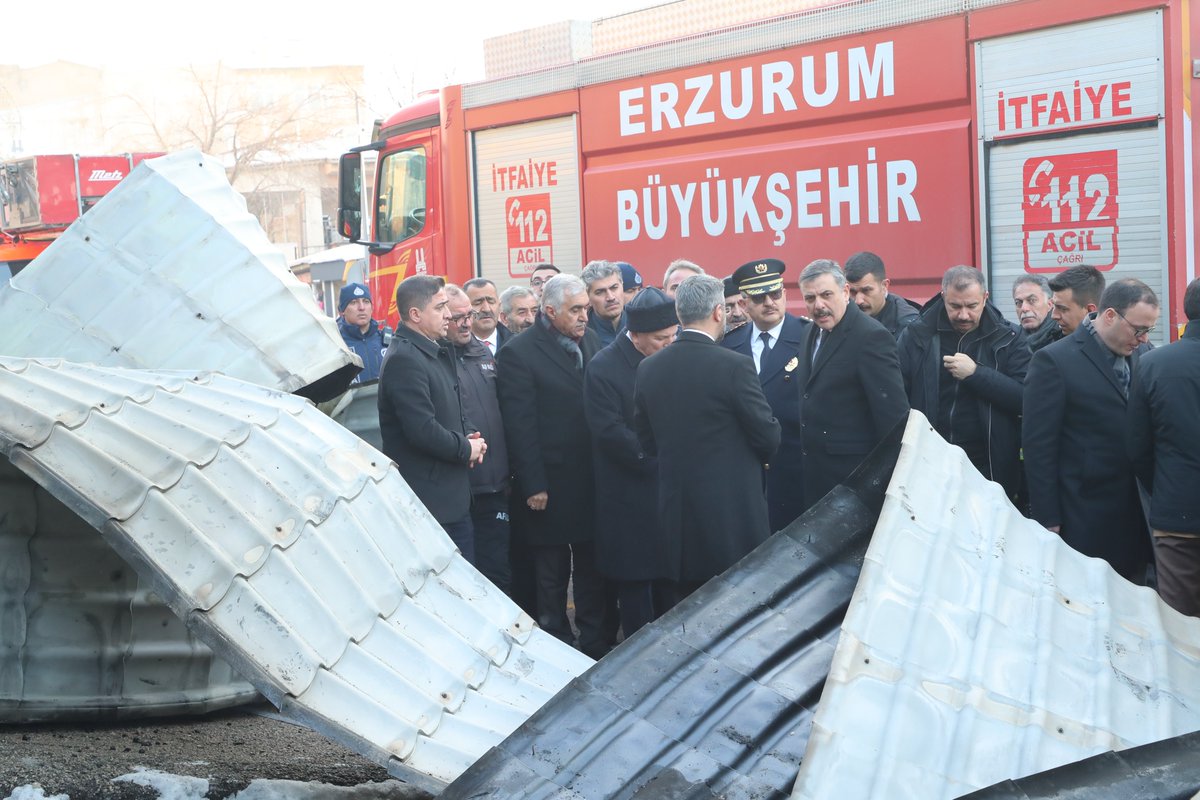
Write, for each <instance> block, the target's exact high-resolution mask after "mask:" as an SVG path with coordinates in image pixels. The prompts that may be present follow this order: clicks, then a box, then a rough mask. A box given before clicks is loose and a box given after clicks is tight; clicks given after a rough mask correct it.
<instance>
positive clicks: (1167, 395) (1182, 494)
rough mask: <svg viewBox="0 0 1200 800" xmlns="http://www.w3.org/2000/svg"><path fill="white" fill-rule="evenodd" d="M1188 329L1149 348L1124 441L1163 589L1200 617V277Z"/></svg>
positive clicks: (1189, 299) (1186, 304)
mask: <svg viewBox="0 0 1200 800" xmlns="http://www.w3.org/2000/svg"><path fill="white" fill-rule="evenodd" d="M1183 313H1184V314H1185V315H1186V316H1187V319H1188V325H1187V330H1185V331H1184V333H1183V336H1182V337H1180V339H1179V341H1177V342H1173V343H1172V344H1169V345H1167V346H1166V347H1160V348H1158V349H1157V350H1152V351H1151V352H1149V353H1146V355H1144V356H1143V357H1142V359H1141V362H1140V363H1139V365H1138V372H1137V376H1136V379H1135V380H1134V381H1133V384H1132V386H1131V387H1130V390H1129V409H1128V420H1129V424H1128V427H1127V428H1126V442H1127V444H1128V448H1129V455H1130V458H1131V459H1132V460H1133V468H1134V471H1135V472H1136V473H1137V475H1138V478H1139V479H1140V480H1141V481H1142V485H1143V486H1144V487H1145V488H1146V491H1148V492H1150V526H1151V529H1152V532H1153V534H1154V560H1155V563H1156V564H1157V567H1158V570H1157V576H1158V593H1159V595H1160V596H1162V599H1163V600H1164V601H1166V603H1167V604H1168V605H1169V606H1171V608H1174V609H1175V610H1176V611H1179V612H1182V613H1184V614H1188V615H1191V616H1193V617H1196V616H1200V278H1196V279H1195V280H1193V281H1192V282H1191V283H1189V284H1188V287H1187V290H1186V291H1185V292H1184V294H1183Z"/></svg>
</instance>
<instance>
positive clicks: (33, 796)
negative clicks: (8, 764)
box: [4, 783, 70, 800]
mask: <svg viewBox="0 0 1200 800" xmlns="http://www.w3.org/2000/svg"><path fill="white" fill-rule="evenodd" d="M4 800H70V798H69V797H67V796H66V795H65V794H50V795H48V794H46V793H45V792H44V791H43V790H42V787H41V786H40V785H38V784H36V783H35V784H31V785H28V786H18V787H17V788H15V789H13V790H12V794H10V795H9V796H8V797H6V798H4Z"/></svg>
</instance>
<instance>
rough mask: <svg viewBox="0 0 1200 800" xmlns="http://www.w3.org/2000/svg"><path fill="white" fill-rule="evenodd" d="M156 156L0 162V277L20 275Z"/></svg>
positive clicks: (32, 158) (36, 158)
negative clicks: (141, 164)
mask: <svg viewBox="0 0 1200 800" xmlns="http://www.w3.org/2000/svg"><path fill="white" fill-rule="evenodd" d="M159 155H162V153H125V154H123V155H117V156H79V155H48V156H29V157H27V158H20V159H14V160H12V161H3V162H0V279H7V278H8V277H9V275H15V274H16V273H17V272H20V270H21V268H22V267H24V266H25V265H26V264H28V263H29V262H30V261H32V260H33V259H34V258H36V257H37V255H38V254H39V253H41V252H42V251H43V250H45V249H46V248H47V247H49V246H50V243H51V242H53V241H54V240H55V239H56V238H58V235H59V234H60V233H62V232H63V231H65V230H66V229H67V228H68V227H69V226H70V224H71V223H72V222H74V221H75V220H77V219H79V217H80V216H82V215H83V213H84V212H86V211H87V210H88V209H89V208H91V207H92V206H94V205H95V204H96V203H97V202H98V201H99V200H100V198H101V197H103V196H104V195H106V194H108V192H109V191H110V190H111V189H112V188H113V187H114V186H116V185H117V183H118V182H119V181H121V180H123V179H124V178H125V177H126V176H128V175H129V172H130V170H132V169H133V168H134V167H135V166H137V164H138V163H139V162H141V161H142V160H143V159H146V158H154V157H155V156H159ZM4 267H7V272H6V271H5V270H4V269H3V268H4Z"/></svg>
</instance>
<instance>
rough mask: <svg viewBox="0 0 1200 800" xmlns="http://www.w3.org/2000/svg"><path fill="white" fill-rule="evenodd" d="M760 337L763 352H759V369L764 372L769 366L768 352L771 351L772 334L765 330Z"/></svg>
mask: <svg viewBox="0 0 1200 800" xmlns="http://www.w3.org/2000/svg"><path fill="white" fill-rule="evenodd" d="M758 338H759V339H760V340H761V341H762V344H763V346H762V352H761V353H759V354H758V371H759V373H762V371H763V370H764V369H766V368H767V354H768V353H770V352H771V334H770V333H768V332H767V331H763V332H762V333H760V334H759V335H758Z"/></svg>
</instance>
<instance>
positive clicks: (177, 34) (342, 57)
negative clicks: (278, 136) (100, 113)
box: [0, 0, 661, 83]
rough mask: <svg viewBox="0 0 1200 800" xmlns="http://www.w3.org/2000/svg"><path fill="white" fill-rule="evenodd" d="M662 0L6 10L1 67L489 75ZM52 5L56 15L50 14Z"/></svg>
mask: <svg viewBox="0 0 1200 800" xmlns="http://www.w3.org/2000/svg"><path fill="white" fill-rule="evenodd" d="M660 2H661V0H659V2H656V1H655V0H587V1H586V2H584V1H583V0H524V2H518V3H512V2H496V1H495V0H472V2H461V0H451V1H450V2H444V1H443V2H439V1H438V0H432V1H428V0H417V1H415V2H414V0H399V2H397V0H353V1H352V2H336V1H335V2H330V0H322V2H316V1H315V0H289V2H287V3H283V2H264V1H263V0H203V2H200V3H196V4H194V5H193V4H188V5H187V6H184V5H182V4H175V3H163V2H162V1H161V0H156V1H155V2H150V0H109V1H108V2H104V3H97V2H95V1H94V0H65V1H64V0H60V2H57V3H53V4H51V5H49V6H48V5H47V4H46V3H44V2H37V0H31V1H30V2H24V1H23V0H18V2H16V3H6V4H5V5H6V6H16V7H15V8H8V7H6V8H5V11H4V27H5V30H6V31H8V32H9V33H10V35H9V36H6V37H5V39H4V42H3V44H0V63H8V64H12V63H15V64H18V65H21V66H33V65H35V64H38V63H45V62H47V61H55V60H59V59H62V60H67V61H74V62H77V63H83V64H91V65H95V66H109V65H112V66H117V65H121V66H126V65H141V66H149V65H154V64H180V63H189V62H193V63H200V62H212V61H217V60H223V61H228V62H232V63H242V64H247V65H250V64H259V65H261V64H264V63H283V64H290V65H301V64H304V63H314V64H356V63H361V64H367V65H370V66H375V67H381V68H386V69H394V70H395V71H396V72H398V73H402V74H413V75H415V76H418V77H419V79H421V80H425V81H430V82H431V83H440V82H441V78H442V77H443V76H447V75H449V76H452V79H453V81H454V82H463V81H471V80H476V79H479V78H482V77H483V47H482V43H483V40H484V39H486V38H488V37H491V36H497V35H500V34H504V33H511V32H513V31H519V30H524V29H526V28H532V27H536V26H538V25H544V24H547V23H551V22H561V21H563V20H567V19H578V20H588V21H590V20H594V19H600V18H602V17H609V16H614V15H617V14H622V13H625V12H628V11H632V10H634V9H639V8H648V7H651V6H654V5H658V4H660ZM47 9H52V10H51V11H47Z"/></svg>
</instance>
